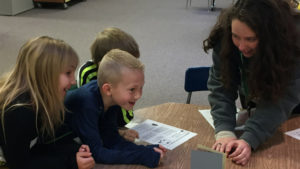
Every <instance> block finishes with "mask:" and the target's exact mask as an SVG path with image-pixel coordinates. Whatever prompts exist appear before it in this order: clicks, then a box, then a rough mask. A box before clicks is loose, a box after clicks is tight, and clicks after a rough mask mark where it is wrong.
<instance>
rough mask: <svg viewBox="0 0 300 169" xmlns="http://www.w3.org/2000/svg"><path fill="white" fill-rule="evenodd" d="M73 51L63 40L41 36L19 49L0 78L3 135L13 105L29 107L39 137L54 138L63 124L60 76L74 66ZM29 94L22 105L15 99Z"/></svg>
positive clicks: (74, 55) (75, 59)
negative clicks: (9, 67)
mask: <svg viewBox="0 0 300 169" xmlns="http://www.w3.org/2000/svg"><path fill="white" fill-rule="evenodd" d="M77 64H78V56H77V54H76V52H75V51H74V49H73V48H72V47H71V46H69V45H68V44H66V43H65V42H64V41H62V40H58V39H53V38H51V37H47V36H42V37H37V38H34V39H31V40H29V41H27V42H26V43H25V44H24V45H23V46H22V47H21V49H20V51H19V55H18V58H17V62H16V65H15V66H14V68H13V69H12V71H11V72H9V73H8V74H6V75H5V76H3V77H2V78H1V79H0V111H1V112H0V113H1V121H2V127H3V132H4V131H5V130H4V126H5V125H4V123H5V121H4V116H5V112H6V111H7V110H8V109H10V108H14V107H16V106H25V105H28V106H31V107H32V108H33V110H34V111H35V113H36V128H37V131H38V133H40V134H42V135H43V134H48V135H49V136H54V131H55V128H57V127H58V126H60V125H61V124H62V123H63V121H64V113H65V109H64V104H63V100H62V99H61V96H60V94H59V92H58V86H59V75H60V73H62V72H63V71H64V69H66V67H67V66H69V65H73V66H75V67H76V66H77ZM22 94H28V95H29V97H30V98H29V99H30V100H28V101H26V102H24V103H14V101H15V99H16V98H17V97H18V96H20V95H22Z"/></svg>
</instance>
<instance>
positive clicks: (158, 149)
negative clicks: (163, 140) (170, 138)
mask: <svg viewBox="0 0 300 169" xmlns="http://www.w3.org/2000/svg"><path fill="white" fill-rule="evenodd" d="M153 149H154V151H155V152H158V153H159V154H160V159H159V162H158V164H160V163H161V160H162V159H163V158H164V156H165V155H166V153H167V149H166V148H165V147H164V146H162V145H158V147H154V148H153Z"/></svg>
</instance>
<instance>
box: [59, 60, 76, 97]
mask: <svg viewBox="0 0 300 169" xmlns="http://www.w3.org/2000/svg"><path fill="white" fill-rule="evenodd" d="M75 70H76V66H73V65H69V66H68V67H67V68H66V69H65V70H64V71H63V72H61V73H60V74H59V87H58V91H59V93H60V95H61V98H62V99H64V97H65V95H66V93H67V91H68V90H69V89H70V88H71V86H72V85H74V84H76V81H75V76H74V74H75Z"/></svg>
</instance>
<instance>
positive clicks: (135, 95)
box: [111, 68, 145, 110]
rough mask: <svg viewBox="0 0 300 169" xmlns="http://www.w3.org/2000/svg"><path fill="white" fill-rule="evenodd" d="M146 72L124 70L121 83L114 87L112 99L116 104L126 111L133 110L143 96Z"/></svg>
mask: <svg viewBox="0 0 300 169" xmlns="http://www.w3.org/2000/svg"><path fill="white" fill-rule="evenodd" d="M144 83H145V81H144V72H143V71H141V70H132V69H128V68H123V70H122V77H121V80H120V82H118V83H117V84H116V85H112V88H111V97H112V99H113V102H114V104H117V105H119V106H121V107H122V108H124V109H126V110H132V109H133V106H134V105H135V103H136V101H137V100H138V99H139V98H140V97H141V96H142V90H143V86H144Z"/></svg>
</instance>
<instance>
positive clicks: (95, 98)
mask: <svg viewBox="0 0 300 169" xmlns="http://www.w3.org/2000/svg"><path fill="white" fill-rule="evenodd" d="M97 79H98V80H97V81H96V80H93V81H91V82H89V83H88V84H86V85H84V86H82V87H80V88H78V89H76V90H73V91H70V92H68V94H67V96H66V99H65V105H66V108H67V109H68V110H69V111H71V112H72V113H74V114H73V119H72V122H71V126H72V127H73V130H74V131H75V132H76V133H77V134H78V135H79V137H80V138H81V140H82V142H83V143H85V144H88V145H89V146H90V149H91V152H92V155H93V157H94V159H95V161H96V162H97V163H106V164H142V165H145V166H147V167H156V166H158V164H159V162H160V160H161V159H162V158H163V156H164V155H165V153H166V149H165V148H164V147H162V146H161V145H149V146H142V145H136V144H134V143H132V142H129V141H126V140H125V139H124V138H123V137H121V136H120V135H119V133H118V125H117V112H116V111H114V109H115V108H116V107H118V106H121V107H122V108H125V109H126V110H132V109H133V106H134V104H135V102H136V101H137V100H138V99H139V98H140V97H141V95H142V88H143V86H144V65H143V64H142V63H141V62H140V61H139V60H138V59H136V58H135V57H133V56H132V55H131V54H129V53H128V52H125V51H122V50H119V49H114V50H111V51H110V52H108V53H107V54H106V55H105V56H104V57H103V59H102V61H101V62H100V63H99V69H98V78H97Z"/></svg>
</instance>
